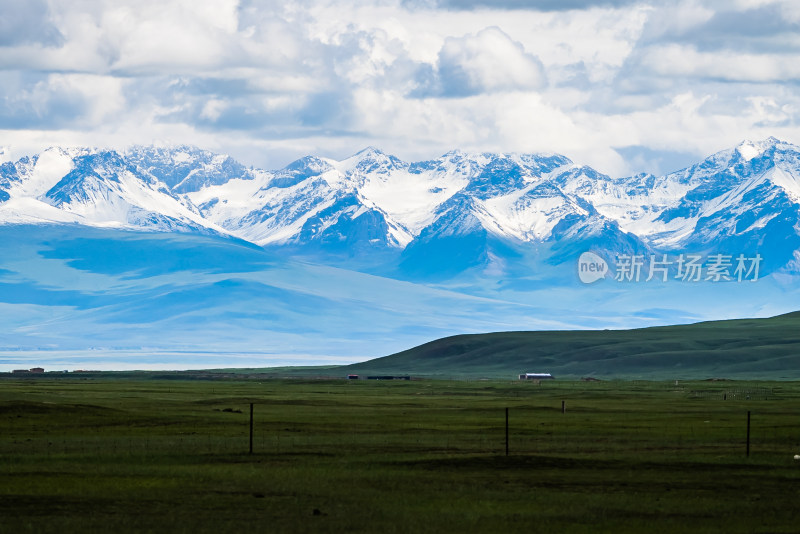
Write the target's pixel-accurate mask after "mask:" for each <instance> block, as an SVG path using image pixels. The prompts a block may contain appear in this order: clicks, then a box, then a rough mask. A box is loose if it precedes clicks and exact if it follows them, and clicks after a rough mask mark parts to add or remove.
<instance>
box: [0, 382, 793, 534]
mask: <svg viewBox="0 0 800 534" xmlns="http://www.w3.org/2000/svg"><path fill="white" fill-rule="evenodd" d="M562 402H563V403H564V406H565V413H562ZM250 403H253V404H254V414H255V416H254V423H255V424H254V441H253V448H254V452H253V454H249V406H250ZM506 408H508V409H509V412H508V413H509V442H508V443H509V455H508V456H506V453H505V446H506V441H505V409H506ZM748 411H750V412H751V414H752V415H751V445H750V447H751V448H750V455H749V457H748V456H746V455H745V438H746V417H747V415H746V414H747V412H748ZM798 414H800V383H795V382H762V383H755V382H693V383H683V382H679V383H678V384H675V383H674V382H619V381H608V382H561V381H553V382H542V383H540V384H538V385H537V384H533V383H525V382H512V381H436V380H425V381H409V382H406V381H366V380H359V381H345V380H265V381H260V382H259V381H256V380H221V381H185V380H141V379H116V380H115V379H105V378H104V379H80V380H75V379H73V378H61V379H59V380H53V379H49V378H47V377H46V376H44V377H40V378H36V379H12V378H6V379H4V380H2V381H0V425H1V428H2V434H1V435H0V481H2V482H1V483H0V517H1V518H2V521H0V532H14V533H20V532H59V533H62V532H117V533H124V532H192V533H201V532H237V531H241V532H243V531H256V532H531V531H548V532H644V531H647V532H727V533H736V532H796V531H797V519H798V512H797V510H798V509H800V507H799V506H798V502H799V501H798V499H799V498H800V461H796V460H794V459H793V456H794V455H795V454H800V424H798V423H800V415H798Z"/></svg>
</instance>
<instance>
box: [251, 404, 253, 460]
mask: <svg viewBox="0 0 800 534" xmlns="http://www.w3.org/2000/svg"><path fill="white" fill-rule="evenodd" d="M250 454H253V403H252V402H251V403H250Z"/></svg>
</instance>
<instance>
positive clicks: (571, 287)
mask: <svg viewBox="0 0 800 534" xmlns="http://www.w3.org/2000/svg"><path fill="white" fill-rule="evenodd" d="M0 223H1V224H2V226H1V227H0V232H2V234H3V236H4V244H3V251H2V257H0V258H1V259H0V284H2V285H3V287H5V292H4V293H3V294H0V315H3V316H4V317H6V316H8V317H13V319H14V320H13V321H12V322H11V323H7V324H14V325H16V327H13V328H8V329H7V330H6V332H5V333H4V338H5V339H0V345H2V346H0V349H1V348H2V347H6V348H13V350H22V351H24V350H31V348H32V347H38V348H42V347H44V348H47V350H61V349H64V350H66V347H69V349H70V350H73V349H74V350H79V349H81V348H84V346H85V343H86V342H85V341H84V340H86V339H94V338H96V337H98V336H99V337H100V338H102V339H106V338H113V339H117V340H119V343H116V344H114V346H117V347H122V348H123V349H124V350H129V349H130V350H134V351H135V350H139V349H140V348H141V347H142V346H146V345H147V343H145V342H144V341H143V339H142V338H141V336H139V334H137V335H132V334H131V332H134V331H136V332H139V333H141V332H143V331H145V330H146V331H148V332H158V334H157V335H156V336H154V337H155V340H153V339H151V341H153V342H152V343H150V345H149V346H150V347H154V348H156V349H158V350H178V349H179V350H188V351H197V350H199V348H198V347H200V346H206V347H211V350H220V344H219V343H218V340H219V339H220V338H219V337H216V338H215V337H213V335H212V332H217V334H219V333H220V332H226V331H228V332H231V333H232V332H236V333H237V334H236V335H232V336H224V335H223V338H227V337H230V338H231V339H234V340H235V341H230V342H226V343H224V344H223V347H232V346H235V347H236V350H242V351H244V352H248V351H250V352H261V351H263V350H264V349H263V347H264V345H265V343H269V344H271V346H270V349H269V350H270V351H271V352H275V353H279V354H290V355H291V354H295V355H296V354H299V353H303V354H306V355H311V360H313V358H314V357H315V356H314V355H317V356H320V357H321V355H337V356H339V357H345V356H347V355H349V356H351V357H358V358H362V359H363V357H365V356H366V355H370V356H381V355H384V354H386V353H388V352H390V351H397V350H400V349H403V348H407V347H408V346H410V345H409V343H410V344H414V343H418V342H422V341H427V340H430V339H432V338H433V337H435V336H440V335H449V334H456V333H464V332H478V331H489V330H507V329H538V328H546V327H549V328H576V327H622V326H625V327H627V326H645V325H650V324H668V323H676V322H688V321H691V320H695V319H713V318H729V317H746V316H765V315H773V314H777V313H781V312H788V311H791V310H792V309H794V308H796V303H797V302H800V301H798V300H797V290H798V284H797V280H798V275H800V261H798V260H800V256H799V255H798V254H799V253H798V249H800V147H797V146H795V145H792V144H789V143H785V142H782V141H779V140H777V139H774V138H769V139H765V140H763V141H758V142H743V143H742V144H740V145H738V146H736V147H734V148H731V149H729V150H725V151H722V152H719V153H717V154H714V155H712V156H710V157H708V158H707V159H705V160H703V161H701V162H699V163H697V164H696V165H693V166H691V167H688V168H686V169H682V170H679V171H676V172H673V173H671V174H668V175H665V176H652V175H646V174H640V175H635V176H630V177H624V178H612V177H609V176H607V175H604V174H602V173H601V172H598V171H596V170H594V169H592V168H589V167H586V166H581V165H578V164H575V163H573V162H572V161H570V160H569V159H568V158H567V157H565V156H561V155H556V154H492V153H481V154H468V153H463V152H459V151H453V152H449V153H447V154H444V155H443V156H441V157H439V158H437V159H434V160H430V161H423V162H414V163H408V162H403V161H401V160H399V159H398V158H396V157H394V156H391V155H388V154H385V153H383V152H381V151H380V150H378V149H375V148H371V147H370V148H367V149H364V150H362V151H361V152H359V153H357V154H355V155H353V156H352V157H350V158H347V159H345V160H343V161H335V160H331V159H328V158H321V157H314V156H309V157H306V158H303V159H301V160H298V161H296V162H293V163H291V164H290V165H288V166H286V167H285V168H283V169H280V170H276V171H265V170H260V169H253V168H247V167H245V166H244V165H242V164H241V163H239V162H236V161H234V160H233V159H231V158H229V157H227V156H224V155H218V154H213V153H211V152H208V151H204V150H200V149H198V148H194V147H186V146H180V147H173V148H158V147H133V148H130V149H128V150H126V151H124V152H115V151H106V150H96V149H75V148H69V149H66V148H51V149H49V150H47V151H45V152H42V153H41V154H37V155H34V156H30V157H26V158H22V159H20V160H18V161H16V162H6V163H3V164H2V165H0ZM131 231H134V232H131ZM142 232H144V233H142ZM148 232H149V233H148ZM152 232H157V233H158V234H161V235H162V237H158V235H153V234H152ZM14 247H16V248H14ZM209 247H210V248H211V249H214V250H216V251H217V252H216V253H215V254H212V255H211V256H210V257H207V258H203V250H207V249H208V248H209ZM110 250H111V251H113V253H114V255H113V256H112V257H111V258H109V251H110ZM590 250H591V251H595V252H597V253H598V254H600V255H601V256H602V257H604V258H605V260H606V261H607V262H608V263H609V264H610V266H609V270H610V272H609V273H608V276H607V277H606V279H605V280H601V281H599V282H598V283H596V284H592V285H585V284H581V283H580V282H579V280H578V273H577V264H576V262H577V260H578V258H579V256H580V255H581V253H583V252H586V251H590ZM26 251H27V252H26ZM242 251H246V254H245V256H246V261H245V260H242V261H243V263H242V264H241V265H238V266H237V263H236V262H232V261H230V258H241V255H242ZM683 255H697V256H698V257H700V256H702V258H703V261H705V262H707V263H708V262H710V258H713V257H715V255H716V256H717V264H718V265H717V267H718V268H719V267H720V262H722V264H723V265H722V267H724V272H723V275H724V276H722V277H719V276H717V277H716V278H712V277H711V276H710V274H711V271H704V272H703V274H702V276H701V277H699V278H698V279H697V281H696V282H697V283H691V281H687V280H686V277H685V276H684V277H683V279H681V278H680V275H681V269H682V263H681V262H682V261H683ZM737 256H738V257H741V258H742V259H743V260H745V259H746V260H748V261H749V262H750V263H749V264H748V272H747V273H746V276H745V278H746V280H745V281H744V282H742V281H741V279H742V273H741V272H739V277H738V280H737V277H736V271H735V269H736V258H737ZM620 258H628V259H630V258H640V260H639V261H640V264H641V265H640V267H641V269H642V276H641V277H639V276H638V274H637V277H636V278H635V279H634V278H633V277H632V276H631V274H632V273H631V272H628V273H627V274H628V276H627V278H626V277H625V276H619V265H620V264H619V261H620ZM655 258H659V259H660V261H662V262H663V263H664V264H667V265H669V273H668V274H667V273H666V272H664V276H663V279H661V276H660V273H657V274H659V275H658V276H656V277H655V278H656V279H654V280H653V279H652V278H654V277H653V272H652V271H651V272H650V273H648V272H647V266H648V262H649V263H650V264H651V265H652V262H653V261H655V260H654V259H655ZM679 258H680V261H679ZM756 258H757V259H758V265H757V266H756V265H755V264H754V263H755V262H754V260H755V259H756ZM615 261H616V262H617V265H616V269H617V273H616V274H617V279H615V277H614V274H615V273H614V270H615V264H614V263H615ZM56 264H57V268H56ZM243 266H244V267H243ZM753 267H757V269H756V270H755V271H754V270H753ZM708 268H710V267H708ZM718 270H719V269H718ZM289 272H291V273H294V274H293V275H292V277H290V276H288V275H287V273H289ZM56 273H58V274H56ZM277 273H281V274H280V275H278V274H277ZM648 274H649V275H650V276H649V278H650V279H648ZM707 274H708V275H709V276H707ZM326 277H330V279H331V280H333V279H335V280H337V281H336V282H333V283H336V284H338V286H337V287H336V288H332V287H326V282H325V278H326ZM89 279H92V280H94V282H91V283H90V282H89V281H88V280H89ZM101 279H102V283H100V282H99V281H100V280H101ZM646 279H648V280H646ZM79 280H80V283H78V281H79ZM92 283H95V284H99V285H98V286H97V287H91V284H92ZM330 283H331V282H329V283H327V285H330ZM226 284H227V285H226ZM231 284H232V286H235V287H236V288H238V289H237V290H226V289H225V288H226V287H227V288H228V289H230V287H232V286H231ZM99 287H103V288H104V289H103V290H102V295H100V290H99V289H98V288H99ZM278 287H279V288H280V291H283V292H288V293H282V294H281V296H280V297H276V293H275V291H277V290H278V289H277V288H278ZM364 287H370V288H372V289H371V291H370V292H368V294H366V293H363V292H362V293H359V296H357V297H352V294H355V293H358V291H356V290H355V288H364ZM12 288H13V291H12V290H11V289H12ZM176 288H181V290H182V291H183V292H182V293H180V294H181V295H183V297H182V300H181V299H178V300H180V302H179V303H176V299H175V296H174V295H175V293H174V291H175V290H176ZM266 288H269V290H267V289H266ZM734 289H735V290H734ZM354 292H355V293H354ZM45 294H48V295H49V296H45ZM55 294H57V295H55ZM90 294H91V296H92V298H89V295H90ZM234 294H235V295H237V297H236V298H231V295H234ZM9 295H11V296H9ZM32 295H38V296H32ZM137 295H139V297H141V298H138V297H137ZM56 297H57V298H56ZM95 297H97V298H95ZM312 297H313V298H312ZM165 299H171V302H172V304H171V306H172V308H168V309H172V313H171V314H170V313H165V312H163V311H162V312H161V313H154V310H164V302H165ZM314 299H322V300H321V301H314ZM481 299H482V300H481ZM313 302H316V306H317V307H316V308H315V304H313ZM400 302H405V304H399V303H400ZM56 306H60V307H61V308H60V309H61V310H62V311H63V312H64V313H63V314H61V315H59V317H60V319H57V320H55V319H52V315H53V311H54V310H55V309H56ZM459 307H460V308H461V309H459ZM111 309H116V310H117V311H118V312H119V310H121V309H125V310H126V311H125V314H123V315H126V317H124V318H121V317H120V314H119V313H117V314H116V315H115V314H114V313H110V311H111ZM301 309H306V310H307V311H308V313H302V312H298V310H301ZM87 310H88V311H87ZM133 310H139V311H138V312H137V313H133ZM265 310H268V311H265ZM309 310H313V311H309ZM322 310H324V311H322ZM375 310H380V312H379V313H376V312H375ZM398 310H400V311H399V312H398ZM415 310H416V311H415ZM84 312H86V313H84ZM89 312H90V313H89ZM262 312H263V313H262ZM26 314H31V315H30V317H29V318H28V319H25V317H28V316H27V315H26ZM342 314H344V317H345V318H342ZM337 315H338V316H339V319H336V320H333V319H331V317H333V316H337ZM34 317H36V318H37V319H35V320H36V321H42V320H44V318H46V317H51V319H49V321H50V322H49V323H48V324H50V326H49V327H48V328H46V329H44V330H43V331H46V335H45V334H42V332H39V333H36V330H37V329H31V328H30V326H29V325H28V323H26V320H31V321H33V320H34V319H33V318H34ZM111 317H117V319H114V321H110V318H111ZM236 317H239V319H236ZM198 318H200V319H198ZM151 319H152V320H151ZM192 321H194V322H192ZM371 321H373V322H375V328H374V330H373V332H372V333H371V334H370V333H367V332H368V331H370V325H369V323H370V322H371ZM107 322H113V324H114V325H116V326H114V327H113V328H110V327H108V325H106V326H102V325H101V324H100V323H107ZM37 324H40V323H37ZM198 324H205V325H206V327H205V328H198V326H197V325H198ZM26 325H27V326H26ZM132 325H133V326H132ZM209 325H213V326H212V327H209ZM332 325H335V326H332ZM229 327H230V328H229ZM59 329H62V330H63V331H62V330H59ZM59 331H61V332H62V333H61V334H58V335H56V333H57V332H59ZM278 331H280V332H281V334H280V335H278V334H277V332H278ZM86 332H92V334H91V335H88V334H86ZM98 332H104V334H103V335H99V334H98ZM204 333H205V334H206V335H203V334H204ZM273 334H275V335H273ZM37 336H38V337H37ZM52 336H54V337H52ZM315 336H318V337H316V338H315ZM51 337H52V338H51ZM145 337H147V336H145ZM266 339H270V340H271V341H269V342H267V341H266ZM331 339H335V340H337V341H334V342H332V341H330V340H331ZM298 340H303V341H302V343H300V345H297V344H296V342H297V341H298ZM378 340H380V341H378ZM82 343H83V344H82ZM108 343H109V341H108V339H106V340H105V341H103V342H102V343H101V346H103V347H108V346H109V345H108ZM404 344H405V345H404ZM351 361H352V360H351Z"/></svg>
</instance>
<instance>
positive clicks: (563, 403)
mask: <svg viewBox="0 0 800 534" xmlns="http://www.w3.org/2000/svg"><path fill="white" fill-rule="evenodd" d="M561 413H567V401H563V400H562V401H561Z"/></svg>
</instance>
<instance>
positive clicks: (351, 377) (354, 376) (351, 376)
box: [347, 375, 358, 380]
mask: <svg viewBox="0 0 800 534" xmlns="http://www.w3.org/2000/svg"><path fill="white" fill-rule="evenodd" d="M347 379H348V380H358V375H347Z"/></svg>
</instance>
